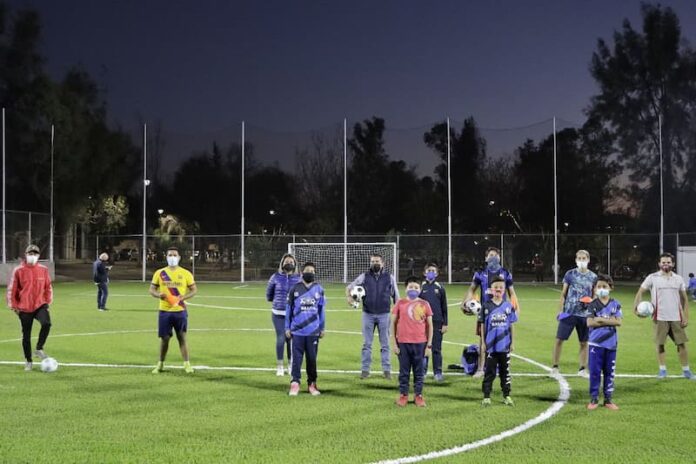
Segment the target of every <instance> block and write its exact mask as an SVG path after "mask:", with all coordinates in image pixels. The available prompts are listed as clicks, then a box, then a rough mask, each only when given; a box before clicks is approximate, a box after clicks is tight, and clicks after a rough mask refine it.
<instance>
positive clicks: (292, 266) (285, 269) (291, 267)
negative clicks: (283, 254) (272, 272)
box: [283, 263, 295, 272]
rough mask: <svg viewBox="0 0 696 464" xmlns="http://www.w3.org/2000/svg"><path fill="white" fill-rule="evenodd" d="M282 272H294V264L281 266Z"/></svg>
mask: <svg viewBox="0 0 696 464" xmlns="http://www.w3.org/2000/svg"><path fill="white" fill-rule="evenodd" d="M283 270H284V271H285V272H292V271H294V270H295V265H294V264H290V263H288V264H284V265H283Z"/></svg>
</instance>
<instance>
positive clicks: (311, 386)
mask: <svg viewBox="0 0 696 464" xmlns="http://www.w3.org/2000/svg"><path fill="white" fill-rule="evenodd" d="M309 394H310V395H312V396H319V395H321V392H320V391H319V389H317V384H316V383H310V384H309Z"/></svg>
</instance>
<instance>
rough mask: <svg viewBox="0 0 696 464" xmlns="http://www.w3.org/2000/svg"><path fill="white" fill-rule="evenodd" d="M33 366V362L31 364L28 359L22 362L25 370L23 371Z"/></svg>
mask: <svg viewBox="0 0 696 464" xmlns="http://www.w3.org/2000/svg"><path fill="white" fill-rule="evenodd" d="M33 367H34V364H32V363H31V362H29V361H27V362H25V363H24V370H25V371H30V370H32V368H33Z"/></svg>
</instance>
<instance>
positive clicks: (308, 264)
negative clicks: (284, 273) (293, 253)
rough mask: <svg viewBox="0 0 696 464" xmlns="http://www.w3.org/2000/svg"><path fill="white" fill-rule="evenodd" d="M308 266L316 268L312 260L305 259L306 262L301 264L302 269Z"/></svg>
mask: <svg viewBox="0 0 696 464" xmlns="http://www.w3.org/2000/svg"><path fill="white" fill-rule="evenodd" d="M309 266H312V267H313V268H314V269H315V270H316V268H317V267H316V266H315V265H314V263H313V262H311V261H307V262H306V263H304V264H303V265H302V270H303V271H304V270H305V269H307V268H308V267H309Z"/></svg>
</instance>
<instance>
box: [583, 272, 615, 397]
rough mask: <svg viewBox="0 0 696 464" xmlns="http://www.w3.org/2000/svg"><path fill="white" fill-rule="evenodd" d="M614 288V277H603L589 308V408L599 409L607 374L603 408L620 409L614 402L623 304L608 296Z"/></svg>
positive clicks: (598, 281)
mask: <svg viewBox="0 0 696 464" xmlns="http://www.w3.org/2000/svg"><path fill="white" fill-rule="evenodd" d="M613 288H614V283H613V282H612V280H611V277H609V276H606V275H600V276H598V277H597V284H596V286H595V294H596V295H597V298H595V299H594V300H593V301H592V303H590V304H589V305H588V307H587V309H588V311H589V315H588V316H587V326H588V327H589V329H590V335H589V345H590V352H589V358H590V359H589V361H590V403H589V404H588V405H587V409H589V410H593V409H597V407H598V406H599V381H600V379H601V377H602V375H604V406H605V407H606V408H608V409H612V410H617V409H619V407H618V406H617V405H616V404H614V403H613V402H612V400H611V398H612V395H613V393H614V370H615V369H616V347H617V345H618V337H617V334H616V328H617V327H618V326H620V325H621V318H622V317H623V316H622V314H621V304H619V302H618V301H616V300H615V299H613V298H610V297H609V293H610V292H611V290H612V289H613Z"/></svg>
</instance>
